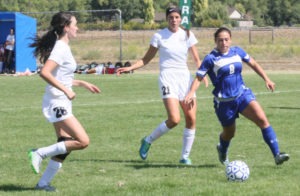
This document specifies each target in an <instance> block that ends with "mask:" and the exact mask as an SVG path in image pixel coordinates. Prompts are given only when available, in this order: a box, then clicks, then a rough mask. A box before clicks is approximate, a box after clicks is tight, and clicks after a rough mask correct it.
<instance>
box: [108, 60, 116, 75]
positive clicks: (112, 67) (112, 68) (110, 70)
mask: <svg viewBox="0 0 300 196" xmlns="http://www.w3.org/2000/svg"><path fill="white" fill-rule="evenodd" d="M114 73H115V65H114V64H112V63H111V62H108V63H107V74H114Z"/></svg>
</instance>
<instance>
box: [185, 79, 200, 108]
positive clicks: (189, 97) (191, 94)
mask: <svg viewBox="0 0 300 196" xmlns="http://www.w3.org/2000/svg"><path fill="white" fill-rule="evenodd" d="M202 80H203V78H201V77H199V76H196V77H195V79H194V81H193V83H192V85H191V88H190V91H189V92H188V93H187V95H186V96H185V98H184V102H185V103H186V104H189V103H191V102H192V101H193V100H194V94H195V92H196V91H197V89H198V88H199V86H200V83H201V81H202Z"/></svg>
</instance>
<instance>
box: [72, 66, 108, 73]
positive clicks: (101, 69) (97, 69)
mask: <svg viewBox="0 0 300 196" xmlns="http://www.w3.org/2000/svg"><path fill="white" fill-rule="evenodd" d="M89 67H90V68H87V69H84V70H82V71H81V70H78V71H77V73H79V74H96V75H101V74H105V73H106V71H105V70H106V68H105V64H104V63H102V64H97V65H95V66H89Z"/></svg>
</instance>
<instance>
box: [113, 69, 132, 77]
mask: <svg viewBox="0 0 300 196" xmlns="http://www.w3.org/2000/svg"><path fill="white" fill-rule="evenodd" d="M130 70H131V69H130V67H121V68H118V69H117V70H116V73H117V76H119V75H120V74H121V73H123V72H128V71H130Z"/></svg>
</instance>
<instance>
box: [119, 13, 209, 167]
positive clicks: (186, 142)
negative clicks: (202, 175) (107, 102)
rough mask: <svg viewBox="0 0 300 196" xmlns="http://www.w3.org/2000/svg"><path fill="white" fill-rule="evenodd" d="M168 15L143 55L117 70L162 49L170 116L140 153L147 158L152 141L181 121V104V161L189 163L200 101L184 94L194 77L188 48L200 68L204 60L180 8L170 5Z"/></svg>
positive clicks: (125, 69) (162, 76)
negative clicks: (187, 100)
mask: <svg viewBox="0 0 300 196" xmlns="http://www.w3.org/2000/svg"><path fill="white" fill-rule="evenodd" d="M166 18H167V21H168V27H167V28H164V29H162V30H160V31H158V32H157V33H155V34H154V36H153V37H152V39H151V42H150V47H149V49H148V51H147V52H146V54H145V56H144V57H143V59H141V60H138V61H137V62H136V63H135V64H133V65H132V66H130V67H123V68H119V69H118V70H117V74H120V73H123V72H128V71H131V70H135V69H138V68H140V67H142V66H144V65H146V64H148V63H149V62H150V61H151V60H152V59H153V57H154V56H155V55H156V53H157V51H159V65H160V76H159V89H160V94H161V98H162V99H163V103H164V105H165V108H166V111H167V114H168V119H167V120H164V121H163V122H161V123H160V124H159V125H158V126H157V127H156V128H155V129H154V130H153V132H152V133H151V134H150V135H148V136H146V137H145V138H143V139H142V141H141V147H140V150H139V154H140V157H141V158H142V159H143V160H145V159H146V158H147V155H148V151H149V148H150V146H151V144H152V143H153V142H154V141H155V140H157V139H158V138H159V137H161V136H162V135H164V134H165V133H167V132H168V131H169V130H170V129H172V128H174V127H175V126H176V125H177V124H178V123H179V121H180V110H179V107H181V108H182V110H183V113H184V117H185V128H184V130H183V147H182V153H181V158H180V160H179V162H180V163H182V164H186V165H190V164H192V162H191V160H190V159H189V155H190V152H191V149H192V145H193V142H194V138H195V131H196V109H197V104H196V99H195V95H193V98H194V99H195V101H194V102H193V104H185V103H184V97H185V95H186V93H187V92H188V90H189V88H190V85H191V83H192V81H193V78H192V76H191V74H190V72H189V70H188V66H187V58H188V52H190V53H191V55H192V57H193V60H194V62H195V64H196V66H197V68H198V66H199V65H200V63H201V61H200V59H199V56H198V53H197V49H196V46H195V45H196V44H197V42H198V41H197V39H196V38H195V35H194V34H193V33H192V32H191V31H188V30H184V29H182V28H181V27H180V24H181V11H180V9H179V8H177V7H170V8H167V10H166ZM206 85H207V81H206Z"/></svg>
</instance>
